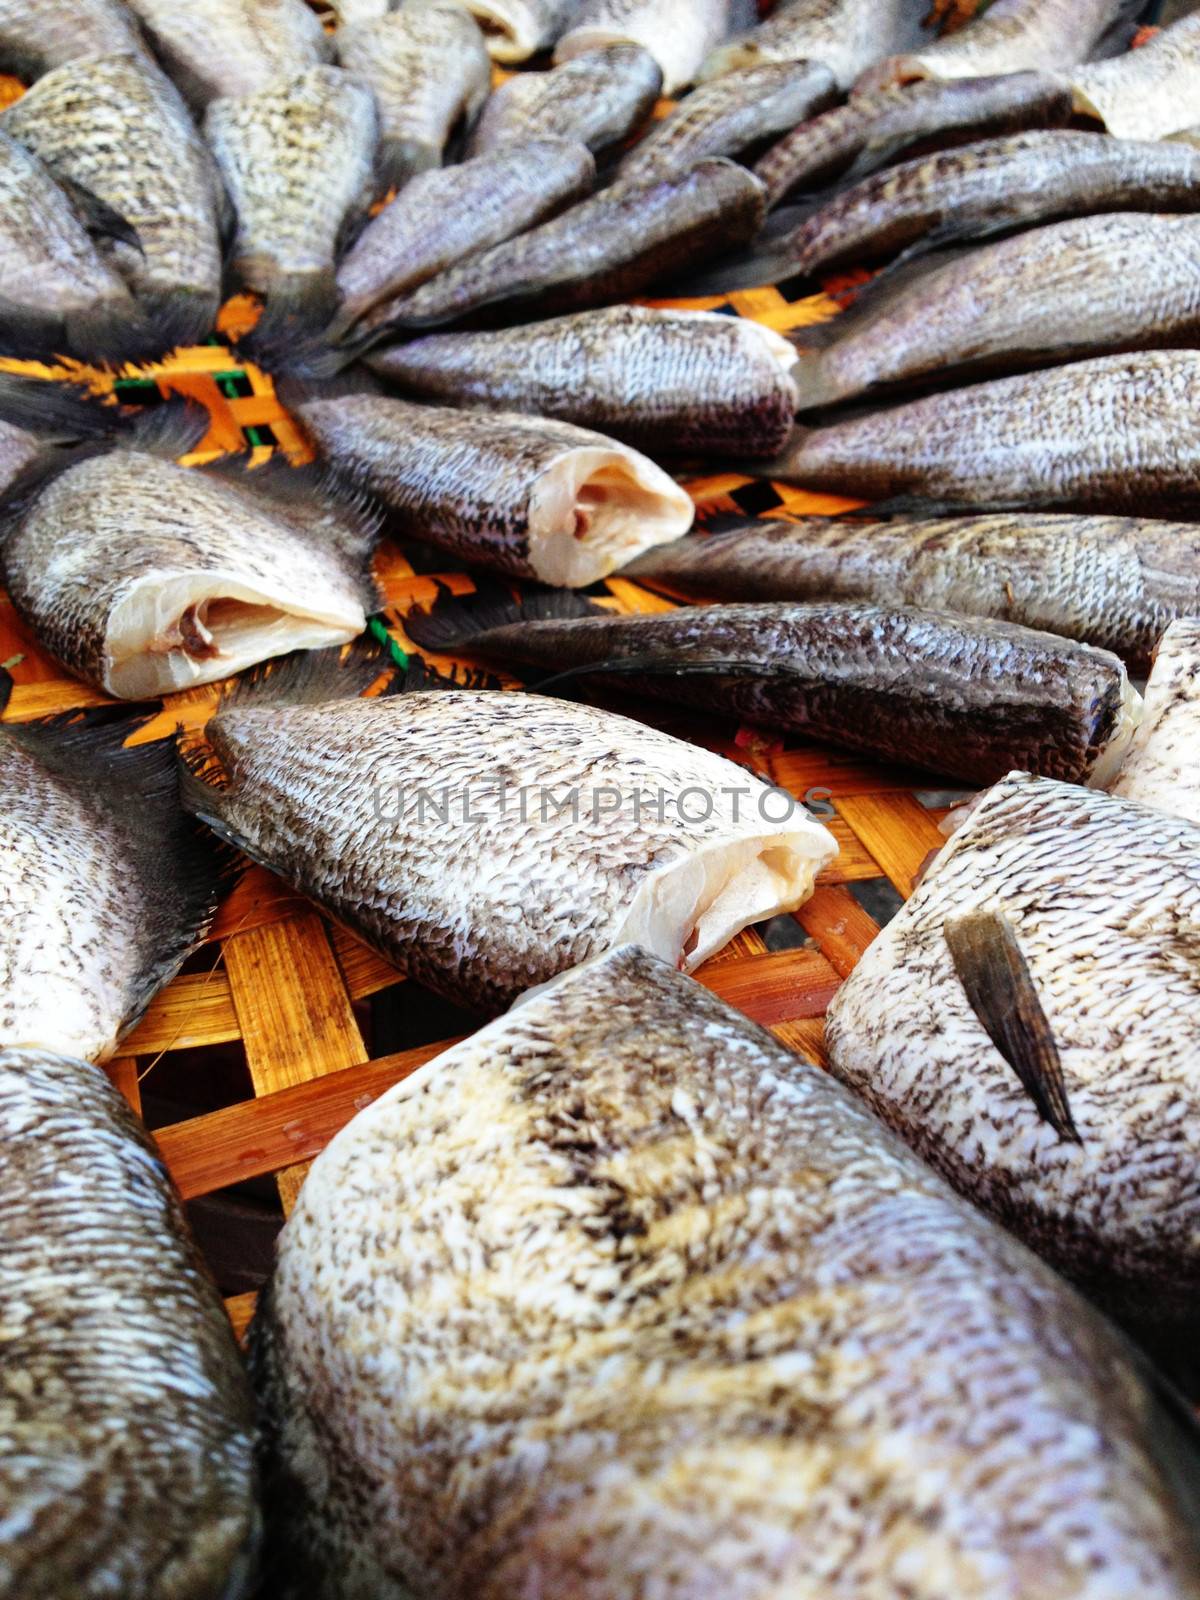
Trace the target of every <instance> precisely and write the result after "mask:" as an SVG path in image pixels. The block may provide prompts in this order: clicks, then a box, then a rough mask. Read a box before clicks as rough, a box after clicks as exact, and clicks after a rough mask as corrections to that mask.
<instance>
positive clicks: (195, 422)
mask: <svg viewBox="0 0 1200 1600" xmlns="http://www.w3.org/2000/svg"><path fill="white" fill-rule="evenodd" d="M209 426H210V422H209V415H208V412H207V411H206V410H205V409H204V407H203V406H201V405H197V403H196V402H195V401H194V400H185V399H183V398H181V397H177V396H176V397H172V398H171V399H170V400H164V401H163V403H162V405H160V406H152V407H150V408H149V409H148V410H146V411H141V412H139V413H138V414H137V415H136V416H135V417H134V419H133V421H132V423H131V425H130V426H129V428H128V429H127V430H126V431H125V432H124V433H123V434H122V436H121V440H120V442H121V443H122V444H123V445H124V446H125V447H126V449H129V450H141V451H143V452H144V453H145V454H146V455H151V456H162V457H164V458H165V459H166V460H168V461H177V460H178V459H179V457H180V456H186V455H187V454H189V452H190V451H192V450H194V449H195V448H196V446H197V445H198V444H199V443H200V441H201V440H202V439H203V438H204V436H205V434H206V433H207V432H208V430H209Z"/></svg>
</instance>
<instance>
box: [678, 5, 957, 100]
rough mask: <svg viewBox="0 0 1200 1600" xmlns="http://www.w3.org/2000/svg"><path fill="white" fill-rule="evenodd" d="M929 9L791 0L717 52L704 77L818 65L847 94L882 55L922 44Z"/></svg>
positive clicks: (706, 68)
mask: <svg viewBox="0 0 1200 1600" xmlns="http://www.w3.org/2000/svg"><path fill="white" fill-rule="evenodd" d="M927 9H928V8H927V6H926V5H925V3H924V0H791V3H790V4H787V5H781V6H777V7H776V8H775V11H774V14H773V15H772V16H770V17H768V18H767V20H766V21H765V22H763V23H760V24H759V26H758V27H757V28H754V29H753V30H752V31H751V32H750V33H748V34H746V35H745V36H744V37H743V38H740V39H735V40H733V41H732V42H731V43H729V44H727V45H724V46H723V47H722V48H720V49H718V50H716V51H715V52H714V53H713V54H712V55H711V56H710V57H709V58H708V60H707V61H706V62H705V63H704V67H703V70H702V71H701V74H700V76H701V78H702V79H703V80H707V79H710V78H716V77H720V76H722V75H723V74H724V73H727V72H732V71H736V70H738V69H739V68H742V67H752V66H757V65H760V64H762V63H763V62H766V61H819V62H821V64H822V65H823V66H826V67H828V68H829V69H830V71H831V72H832V73H833V75H834V77H835V78H836V79H837V83H838V87H839V88H840V89H848V88H849V87H850V85H851V84H852V83H853V82H854V80H855V79H856V78H857V77H858V76H859V74H860V73H861V72H863V70H864V69H865V68H866V67H868V66H870V65H871V64H872V62H875V61H878V59H879V57H880V56H881V55H886V54H888V53H889V52H891V51H893V50H897V49H902V48H903V47H904V46H905V45H908V44H915V43H916V42H917V41H918V40H919V38H920V36H921V33H922V27H921V23H922V19H923V17H924V15H925V12H926V10H927Z"/></svg>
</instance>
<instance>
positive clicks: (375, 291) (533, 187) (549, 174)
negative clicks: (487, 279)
mask: <svg viewBox="0 0 1200 1600" xmlns="http://www.w3.org/2000/svg"><path fill="white" fill-rule="evenodd" d="M595 176H596V166H595V162H594V161H593V160H592V158H591V156H590V154H589V153H588V151H587V149H586V147H585V146H584V145H581V144H576V143H571V142H568V141H567V140H565V139H549V138H546V139H531V140H529V141H527V142H522V143H521V144H519V145H504V146H502V147H500V148H499V149H496V150H493V151H491V152H489V153H487V154H484V155H481V156H476V157H475V158H474V159H473V160H470V161H464V162H462V163H461V164H459V165H458V166H453V167H439V168H437V169H436V170H435V171H433V172H423V173H420V174H419V175H418V176H417V177H415V178H414V179H413V180H412V182H411V183H408V184H406V185H405V187H404V188H403V189H402V190H401V192H400V194H399V195H397V197H396V199H395V200H393V201H392V203H391V205H389V206H385V207H384V209H383V210H382V211H381V212H380V214H379V215H378V216H377V217H376V218H375V219H374V220H373V221H372V222H370V223H368V225H367V226H366V228H364V230H363V232H362V234H361V236H360V237H359V239H358V242H357V243H356V244H355V245H354V247H353V249H351V250H350V252H349V253H348V255H347V256H346V258H345V260H344V261H343V262H342V264H341V266H340V267H339V268H338V272H337V287H338V290H339V292H340V295H341V307H340V310H339V312H338V315H337V318H336V319H335V323H334V326H333V328H332V329H331V336H332V337H334V338H344V337H345V336H346V334H347V331H348V330H350V329H351V328H352V327H353V325H354V324H355V323H358V322H359V321H360V319H362V326H361V328H358V329H356V330H355V334H366V333H371V332H373V330H374V327H375V325H376V324H378V325H379V326H381V327H386V326H387V324H388V322H389V320H390V306H389V305H388V304H387V302H388V300H389V298H396V297H399V296H402V295H405V294H407V293H409V292H410V291H411V290H413V289H415V288H418V287H419V286H420V285H421V284H422V283H426V282H427V281H428V280H429V279H430V278H434V277H436V276H437V274H438V273H439V272H443V271H445V270H446V268H447V267H451V266H453V265H455V263H456V262H459V261H463V260H465V259H466V258H467V257H469V256H472V255H476V254H477V253H478V252H479V251H481V250H486V249H489V248H490V247H491V246H492V245H496V244H500V243H502V242H503V241H504V240H505V239H510V238H512V237H513V235H514V234H519V233H522V232H524V231H525V230H526V229H527V228H530V227H532V226H533V225H534V224H535V223H538V222H540V221H541V220H542V219H543V218H544V217H547V216H551V215H553V213H554V212H556V211H559V210H561V209H562V207H563V206H566V205H569V204H571V202H572V201H574V200H579V199H582V198H583V196H584V195H586V194H590V193H591V189H592V185H593V183H594V181H595ZM376 307H378V308H379V310H378V316H377V317H372V316H371V315H369V313H371V312H372V311H373V310H374V308H376ZM353 336H354V335H352V337H353Z"/></svg>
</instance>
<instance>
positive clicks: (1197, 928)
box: [828, 774, 1200, 1332]
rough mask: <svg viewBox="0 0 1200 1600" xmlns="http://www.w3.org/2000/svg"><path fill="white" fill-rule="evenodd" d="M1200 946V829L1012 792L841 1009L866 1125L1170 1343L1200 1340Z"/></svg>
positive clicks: (974, 819) (901, 916)
mask: <svg viewBox="0 0 1200 1600" xmlns="http://www.w3.org/2000/svg"><path fill="white" fill-rule="evenodd" d="M960 924H963V926H960ZM972 928H974V931H975V933H976V934H977V938H978V942H977V943H976V944H974V945H973V944H972V943H971V942H964V940H963V938H962V937H961V936H962V935H963V934H965V933H968V932H970V931H972ZM989 929H990V932H989ZM1198 942H1200V829H1197V828H1196V827H1195V826H1194V825H1192V824H1191V823H1188V822H1185V821H1183V820H1182V819H1180V818H1176V817H1168V816H1164V815H1160V814H1158V813H1156V812H1154V811H1152V810H1150V809H1148V808H1147V807H1145V806H1141V805H1135V804H1133V803H1132V802H1131V801H1128V800H1122V799H1116V798H1114V797H1112V796H1110V795H1105V794H1100V793H1097V792H1096V791H1094V790H1088V789H1081V788H1077V787H1073V786H1070V785H1064V784H1058V783H1050V782H1047V781H1045V780H1044V779H1037V778H1030V777H1028V776H1026V775H1022V774H1014V775H1012V776H1011V777H1009V778H1006V779H1005V780H1004V782H1002V783H1000V784H997V785H996V787H995V788H994V789H991V790H990V791H989V792H988V793H987V794H986V795H985V796H984V797H983V798H982V800H981V802H980V803H979V804H978V805H977V806H976V808H975V809H974V810H973V811H971V813H970V814H969V816H968V818H967V820H966V822H965V823H964V824H963V826H962V827H961V828H960V829H959V830H958V832H957V833H955V834H954V836H953V837H952V839H951V840H950V842H949V844H948V845H947V846H946V847H945V849H944V850H943V851H942V852H941V854H940V855H939V856H938V858H937V859H936V861H935V862H934V864H933V866H932V867H931V868H930V869H929V871H927V873H926V875H925V877H924V878H923V879H922V881H921V884H920V886H919V887H918V889H917V890H916V893H915V894H914V895H913V897H912V898H911V899H910V900H909V901H908V902H907V904H906V905H905V906H904V907H903V909H902V910H901V911H900V912H898V913H897V915H896V916H895V917H894V918H893V920H892V921H891V922H890V923H889V924H888V926H887V927H886V928H885V929H884V930H883V932H882V933H881V934H880V935H879V937H878V938H877V939H876V940H875V942H874V944H872V946H871V947H870V949H869V950H868V951H867V953H866V954H865V956H864V957H863V958H862V960H861V961H860V963H859V964H858V966H857V967H856V968H855V970H854V972H853V973H852V974H851V976H850V978H849V979H848V980H847V982H846V983H845V985H844V986H843V988H842V989H841V990H840V992H839V993H838V995H837V997H836V999H835V1000H834V1003H833V1006H832V1008H831V1010H830V1013H829V1032H828V1037H829V1043H830V1051H831V1061H832V1065H833V1070H834V1071H835V1072H836V1074H837V1076H838V1077H840V1078H841V1079H842V1081H843V1082H844V1083H846V1084H848V1085H849V1086H850V1087H851V1088H853V1089H855V1090H856V1091H857V1092H858V1093H859V1094H861V1095H862V1096H863V1097H864V1099H865V1100H866V1101H867V1103H868V1105H870V1107H871V1108H872V1110H874V1111H875V1112H876V1113H877V1114H878V1115H879V1116H881V1117H882V1118H883V1119H884V1121H885V1122H887V1123H888V1124H889V1126H891V1127H893V1128H894V1129H895V1130H896V1131H897V1132H899V1133H900V1134H901V1135H902V1136H903V1137H904V1138H905V1139H907V1140H908V1142H909V1143H910V1144H911V1145H912V1146H913V1147H914V1148H915V1149H916V1150H917V1152H918V1153H919V1154H920V1155H922V1156H924V1157H925V1159H926V1160H928V1161H929V1162H931V1163H932V1164H933V1165H934V1166H935V1167H936V1168H938V1170H939V1171H941V1172H942V1173H943V1174H944V1175H945V1176H946V1177H948V1178H949V1179H950V1181H951V1182H952V1183H953V1184H954V1185H955V1187H956V1188H958V1189H960V1190H961V1191H962V1192H963V1193H964V1194H967V1195H968V1196H970V1198H971V1199H973V1200H974V1201H975V1202H976V1203H977V1204H979V1205H980V1206H982V1207H983V1208H984V1209H985V1210H986V1211H988V1212H990V1213H991V1214H992V1215H993V1216H995V1217H996V1218H998V1219H999V1220H1000V1221H1001V1222H1002V1223H1003V1224H1004V1225H1005V1226H1006V1227H1007V1228H1009V1229H1010V1230H1011V1231H1012V1232H1014V1233H1016V1234H1017V1235H1018V1237H1020V1238H1022V1239H1024V1240H1025V1242H1026V1243H1028V1244H1030V1245H1031V1246H1032V1247H1033V1248H1034V1249H1036V1250H1037V1251H1038V1252H1039V1253H1040V1254H1042V1255H1044V1256H1045V1257H1046V1258H1047V1259H1048V1260H1049V1261H1050V1262H1051V1263H1053V1264H1054V1265H1055V1266H1057V1267H1058V1268H1059V1269H1060V1270H1062V1271H1063V1272H1065V1273H1066V1274H1067V1275H1068V1276H1070V1277H1072V1278H1074V1279H1076V1280H1077V1281H1078V1282H1079V1283H1081V1284H1082V1285H1083V1286H1084V1287H1085V1288H1087V1289H1088V1291H1089V1292H1090V1293H1092V1294H1093V1295H1095V1296H1097V1297H1098V1298H1100V1299H1101V1300H1102V1301H1103V1302H1104V1303H1105V1304H1106V1305H1107V1306H1109V1307H1110V1308H1111V1309H1112V1310H1113V1311H1114V1312H1116V1313H1117V1314H1118V1315H1120V1316H1122V1317H1125V1318H1128V1319H1130V1320H1132V1321H1133V1322H1134V1323H1140V1322H1141V1321H1143V1319H1144V1320H1146V1321H1147V1322H1148V1324H1149V1325H1150V1326H1156V1327H1157V1328H1158V1329H1159V1330H1160V1332H1161V1331H1165V1330H1168V1329H1171V1328H1172V1327H1174V1328H1180V1327H1184V1326H1189V1325H1190V1326H1192V1327H1193V1328H1194V1326H1195V1319H1196V1305H1197V1289H1198V1288H1200V1247H1198V1241H1200V1198H1198V1196H1197V1192H1196V1185H1195V1171H1196V1160H1197V1154H1198V1143H1197V1142H1198V1138H1200V1134H1198V1132H1197V1130H1198V1129H1200V1118H1198V1116H1197V1109H1198V1108H1197V1098H1198V1085H1197V1079H1196V1061H1197V1059H1198V1053H1200V1026H1198V1019H1200V968H1198V967H1197V964H1196V960H1195V951H1196V948H1197V944H1198ZM1006 944H1007V947H1008V948H1007V949H1005V945H1006ZM1014 946H1015V957H1014V956H1013V949H1014ZM952 947H953V948H952Z"/></svg>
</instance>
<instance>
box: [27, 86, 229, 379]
mask: <svg viewBox="0 0 1200 1600" xmlns="http://www.w3.org/2000/svg"><path fill="white" fill-rule="evenodd" d="M3 127H4V129H5V131H6V132H7V133H8V134H10V135H11V136H12V137H13V138H14V139H19V140H20V142H21V143H22V144H23V145H24V146H25V147H26V148H27V149H28V150H31V151H32V152H33V154H34V155H35V156H37V157H39V159H40V160H42V161H44V162H45V163H46V165H47V167H48V168H49V169H50V171H51V172H53V173H54V175H55V176H56V177H57V178H59V179H60V180H65V181H66V182H67V183H69V184H75V185H79V186H81V187H82V188H84V189H85V190H87V191H88V192H89V193H91V194H94V195H97V196H98V197H99V198H100V199H101V200H102V201H103V202H104V203H105V204H106V205H108V206H110V207H111V208H112V209H113V211H114V212H116V213H117V214H118V215H120V216H121V217H123V218H124V219H125V220H126V221H127V222H128V223H129V224H130V225H131V226H132V228H133V229H134V230H135V232H136V238H135V239H134V240H133V241H129V240H122V239H120V238H117V239H114V240H112V242H111V243H109V244H107V245H104V246H102V248H103V249H104V251H105V253H106V255H107V256H108V259H109V260H110V261H111V263H112V265H113V266H115V267H116V268H117V270H118V271H119V272H120V273H121V274H122V275H123V276H124V277H125V279H126V280H127V281H128V283H129V286H130V288H131V289H132V290H133V293H134V297H135V299H136V301H137V304H138V306H139V308H140V309H141V311H142V312H143V314H144V320H145V322H146V325H147V328H148V330H149V336H150V337H151V340H152V345H151V348H153V345H157V348H158V349H159V350H172V349H174V348H175V347H176V346H178V345H188V344H198V343H200V341H201V340H203V339H205V338H207V337H208V335H209V334H210V333H211V332H212V330H213V327H214V326H215V324H216V320H217V312H218V310H219V308H220V304H221V241H220V230H219V220H218V206H219V200H218V195H219V185H218V183H217V180H216V176H215V173H214V171H213V167H212V161H211V158H210V156H209V154H208V152H207V150H206V149H205V147H204V144H203V142H202V141H201V139H200V137H199V135H198V133H197V132H196V129H195V127H194V125H193V123H192V119H191V117H190V116H189V115H188V111H187V108H186V106H185V105H184V103H183V101H182V100H181V99H180V97H179V94H178V93H177V91H176V90H175V88H174V86H173V85H172V84H171V83H170V82H169V81H168V80H167V79H166V78H165V77H164V76H163V74H162V73H161V72H159V71H158V69H157V68H156V67H154V66H153V65H151V64H147V63H144V62H142V61H141V60H139V58H138V57H137V56H132V55H116V56H96V57H89V58H86V59H84V60H80V61H72V62H70V63H68V65H66V66H63V67H59V68H57V69H56V70H55V71H54V72H51V73H48V74H47V75H46V76H45V77H44V78H41V79H39V81H38V82H37V83H36V84H34V86H33V88H32V89H30V90H29V92H28V93H27V94H25V95H23V96H22V97H21V99H20V100H18V101H17V103H16V104H15V105H14V106H11V107H10V108H9V109H8V110H7V111H6V112H5V113H4V118H3ZM142 353H149V352H148V350H146V349H144V350H143V352H142Z"/></svg>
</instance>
